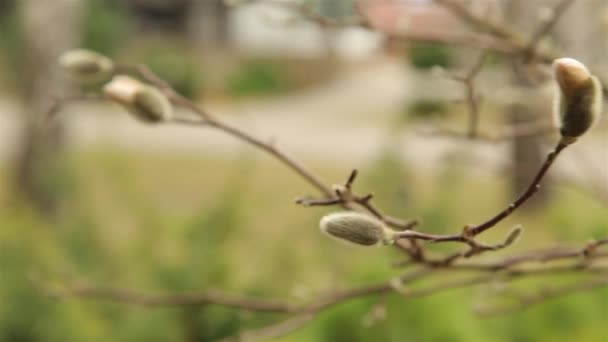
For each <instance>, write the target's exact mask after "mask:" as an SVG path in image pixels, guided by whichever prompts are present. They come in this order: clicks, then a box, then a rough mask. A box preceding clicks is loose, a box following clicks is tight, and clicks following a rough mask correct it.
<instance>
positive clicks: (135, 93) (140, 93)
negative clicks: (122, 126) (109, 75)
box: [103, 75, 173, 123]
mask: <svg viewBox="0 0 608 342" xmlns="http://www.w3.org/2000/svg"><path fill="white" fill-rule="evenodd" d="M103 91H104V94H106V96H108V97H109V98H110V99H112V100H114V101H115V102H116V103H118V104H120V105H122V106H123V107H124V108H125V109H126V110H127V111H128V112H129V113H131V114H133V116H135V117H136V118H137V119H139V120H141V121H144V122H151V123H153V122H160V121H167V120H170V119H171V117H172V116H173V109H172V107H171V103H170V102H169V100H168V99H167V97H166V96H165V95H164V94H163V93H162V92H161V91H160V90H158V89H157V88H155V87H153V86H150V85H147V84H144V83H142V82H140V81H139V80H136V79H134V78H132V77H130V76H125V75H117V76H114V78H113V79H112V81H111V82H109V83H108V84H106V85H105V86H104V87H103Z"/></svg>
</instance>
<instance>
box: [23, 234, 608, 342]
mask: <svg viewBox="0 0 608 342" xmlns="http://www.w3.org/2000/svg"><path fill="white" fill-rule="evenodd" d="M604 245H608V239H604V240H598V241H593V242H589V243H588V244H587V245H585V246H584V247H582V248H578V249H572V250H567V249H564V250H555V249H545V250H539V251H533V252H529V253H528V254H524V255H521V256H519V257H507V258H505V259H503V260H501V261H497V262H491V263H484V264H471V263H468V264H467V263H465V264H445V265H437V264H431V263H425V264H421V265H420V266H419V267H418V268H417V269H414V270H412V271H410V272H407V273H404V275H402V276H401V277H397V278H393V279H389V280H386V281H384V282H379V283H373V284H369V285H363V286H359V287H354V288H351V289H346V290H329V291H327V292H326V293H324V294H321V295H319V296H316V299H313V300H311V301H310V302H308V303H303V304H302V303H293V302H291V301H289V300H285V299H270V298H258V297H247V296H240V295H239V296H237V295H234V294H228V293H223V292H220V291H205V292H191V293H183V294H145V293H142V292H139V291H133V290H127V289H120V288H98V287H92V286H89V285H83V284H67V285H64V286H56V287H54V288H50V287H49V286H47V285H45V284H46V283H44V282H42V281H40V280H36V281H35V284H36V285H37V286H38V287H40V288H41V289H42V291H44V292H45V293H47V294H49V295H50V296H53V297H55V298H58V299H66V298H72V297H77V298H83V299H90V300H108V301H113V302H117V303H123V304H131V305H139V306H145V307H150V308H153V307H174V306H192V305H221V306H225V307H232V308H235V309H240V310H247V311H256V312H267V313H275V314H287V315H288V318H286V319H284V320H280V321H278V322H277V323H273V324H271V325H269V326H266V327H262V328H259V329H255V330H252V331H244V332H241V333H239V334H238V335H237V336H233V337H229V338H227V339H226V340H225V341H243V340H245V341H257V340H264V339H267V338H272V337H279V336H283V335H285V334H288V333H291V332H293V331H294V330H296V329H298V328H300V327H302V326H304V325H306V324H308V323H310V322H311V321H312V320H314V319H315V318H316V317H318V315H319V314H320V313H322V312H323V311H324V310H326V309H328V308H330V307H333V306H335V305H340V304H343V303H345V302H347V301H350V300H355V299H361V298H365V297H369V296H377V295H382V294H398V295H400V296H401V297H403V298H418V297H424V296H430V295H434V294H438V293H443V292H447V291H453V290H457V289H462V288H470V287H473V286H478V285H484V284H489V283H492V282H494V281H500V282H501V283H502V284H503V285H508V284H509V283H511V282H513V281H515V280H520V279H526V278H530V277H539V276H553V275H556V274H559V273H574V274H583V273H585V274H589V275H593V276H594V280H592V281H582V282H580V283H576V284H575V285H570V286H566V287H556V288H545V289H543V290H541V291H539V292H538V293H537V294H535V295H526V296H524V295H518V297H517V298H518V304H517V306H510V307H508V308H502V307H501V308H487V307H485V308H480V309H479V310H478V312H479V313H482V314H484V315H485V314H487V313H492V314H499V313H508V312H511V311H513V310H521V309H524V308H527V307H529V306H532V305H536V304H540V303H543V302H545V301H548V300H550V299H553V298H555V297H562V296H565V295H568V294H571V293H575V292H580V291H587V290H592V289H595V288H598V287H603V286H608V281H607V280H608V278H606V277H607V276H608V266H605V265H598V266H594V265H593V263H594V262H596V261H599V260H605V259H608V252H603V251H600V250H599V249H600V248H601V247H602V246H604ZM581 259H582V260H584V261H585V262H584V263H583V262H581ZM568 260H569V261H571V264H570V265H563V262H564V261H568ZM536 262H542V263H543V265H545V266H543V267H532V268H530V267H528V268H517V269H516V268H514V267H515V266H521V265H523V264H526V263H536ZM552 262H559V264H558V265H557V266H552V265H549V264H550V263H552ZM442 271H466V272H467V273H469V272H472V271H474V272H475V273H476V274H473V275H468V276H465V277H458V278H456V279H453V280H442V281H440V282H434V285H429V286H416V282H417V281H419V280H421V279H426V278H429V277H431V276H436V275H445V272H442ZM602 274H603V276H601V275H602ZM510 293H512V296H513V293H516V292H515V291H514V290H513V291H510Z"/></svg>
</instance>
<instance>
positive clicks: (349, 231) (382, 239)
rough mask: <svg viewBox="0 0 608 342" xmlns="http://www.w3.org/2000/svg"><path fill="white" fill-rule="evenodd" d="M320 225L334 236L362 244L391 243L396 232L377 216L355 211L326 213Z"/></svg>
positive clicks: (326, 232)
mask: <svg viewBox="0 0 608 342" xmlns="http://www.w3.org/2000/svg"><path fill="white" fill-rule="evenodd" d="M319 227H320V228H321V231H322V232H323V233H325V234H327V235H328V236H330V237H332V238H336V239H339V240H341V241H346V242H350V243H352V244H356V245H361V246H374V245H378V244H380V243H382V244H391V243H393V242H394V238H395V234H396V232H394V231H393V230H391V229H390V228H388V227H386V225H385V224H384V223H383V222H382V221H380V220H378V219H377V218H374V217H371V216H368V215H365V214H362V213H357V212H353V211H345V212H337V213H333V214H329V215H326V216H324V217H323V218H322V219H321V222H320V224H319Z"/></svg>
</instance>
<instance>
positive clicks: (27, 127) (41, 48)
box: [15, 0, 82, 213]
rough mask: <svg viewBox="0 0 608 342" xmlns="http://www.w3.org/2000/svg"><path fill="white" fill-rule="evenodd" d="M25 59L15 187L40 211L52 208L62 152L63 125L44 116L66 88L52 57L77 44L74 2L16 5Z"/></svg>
mask: <svg viewBox="0 0 608 342" xmlns="http://www.w3.org/2000/svg"><path fill="white" fill-rule="evenodd" d="M19 5H20V8H19V10H20V13H21V17H22V27H23V33H24V34H23V36H24V38H25V42H24V45H25V47H24V48H25V52H24V54H25V59H24V60H23V61H22V62H23V65H22V70H23V73H22V74H23V77H24V78H25V82H24V84H25V86H24V89H23V90H24V91H23V96H24V113H23V121H24V126H23V134H22V136H23V140H22V142H21V151H20V152H19V154H18V157H17V158H18V159H17V170H16V175H15V177H16V185H17V191H18V192H19V195H20V197H22V198H24V199H25V200H27V201H28V202H29V203H31V204H33V205H34V206H35V207H36V208H37V209H39V210H41V211H42V212H44V213H52V212H53V211H54V210H55V209H56V204H57V200H58V199H57V197H56V194H55V193H54V191H53V188H52V181H53V177H57V176H58V175H57V174H56V172H57V171H58V167H57V166H58V163H59V160H60V154H61V142H62V135H63V134H62V133H63V124H62V122H61V120H60V118H56V119H55V120H54V122H53V124H52V125H45V124H44V116H45V114H46V113H47V112H48V110H49V108H50V107H51V106H52V105H53V101H54V99H55V98H56V97H57V96H59V95H60V94H61V93H62V92H63V91H64V90H65V86H64V84H63V82H62V80H61V77H59V75H58V72H59V70H58V68H57V57H58V56H59V55H60V54H61V53H62V52H64V51H65V50H67V49H70V48H73V47H74V46H75V45H76V44H77V43H78V32H79V18H80V15H81V7H82V1H79V0H53V1H39V0H22V1H21V2H20V3H19Z"/></svg>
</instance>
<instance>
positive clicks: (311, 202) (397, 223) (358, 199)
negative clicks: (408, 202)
mask: <svg viewBox="0 0 608 342" xmlns="http://www.w3.org/2000/svg"><path fill="white" fill-rule="evenodd" d="M358 174H359V172H358V170H357V169H354V170H352V171H351V173H350V174H349V176H348V178H347V180H346V182H345V183H344V184H343V185H334V193H335V194H336V196H335V197H333V198H313V197H301V198H298V199H296V203H297V204H300V205H303V206H306V207H314V206H329V205H336V204H341V205H348V204H351V203H352V204H356V205H358V206H360V207H362V208H364V209H366V210H367V211H368V212H369V213H370V214H372V215H373V216H375V217H376V218H378V219H380V220H381V221H383V222H384V223H386V224H387V225H389V226H391V227H393V228H397V229H400V230H408V229H412V228H414V227H415V226H416V225H418V224H419V221H418V220H409V221H403V220H401V219H398V218H395V217H391V216H388V215H385V214H384V213H382V212H381V211H380V209H378V208H377V207H376V206H375V205H374V204H373V203H372V199H373V197H374V196H373V194H366V195H358V194H356V193H355V192H353V184H354V182H355V179H356V178H357V176H358Z"/></svg>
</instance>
